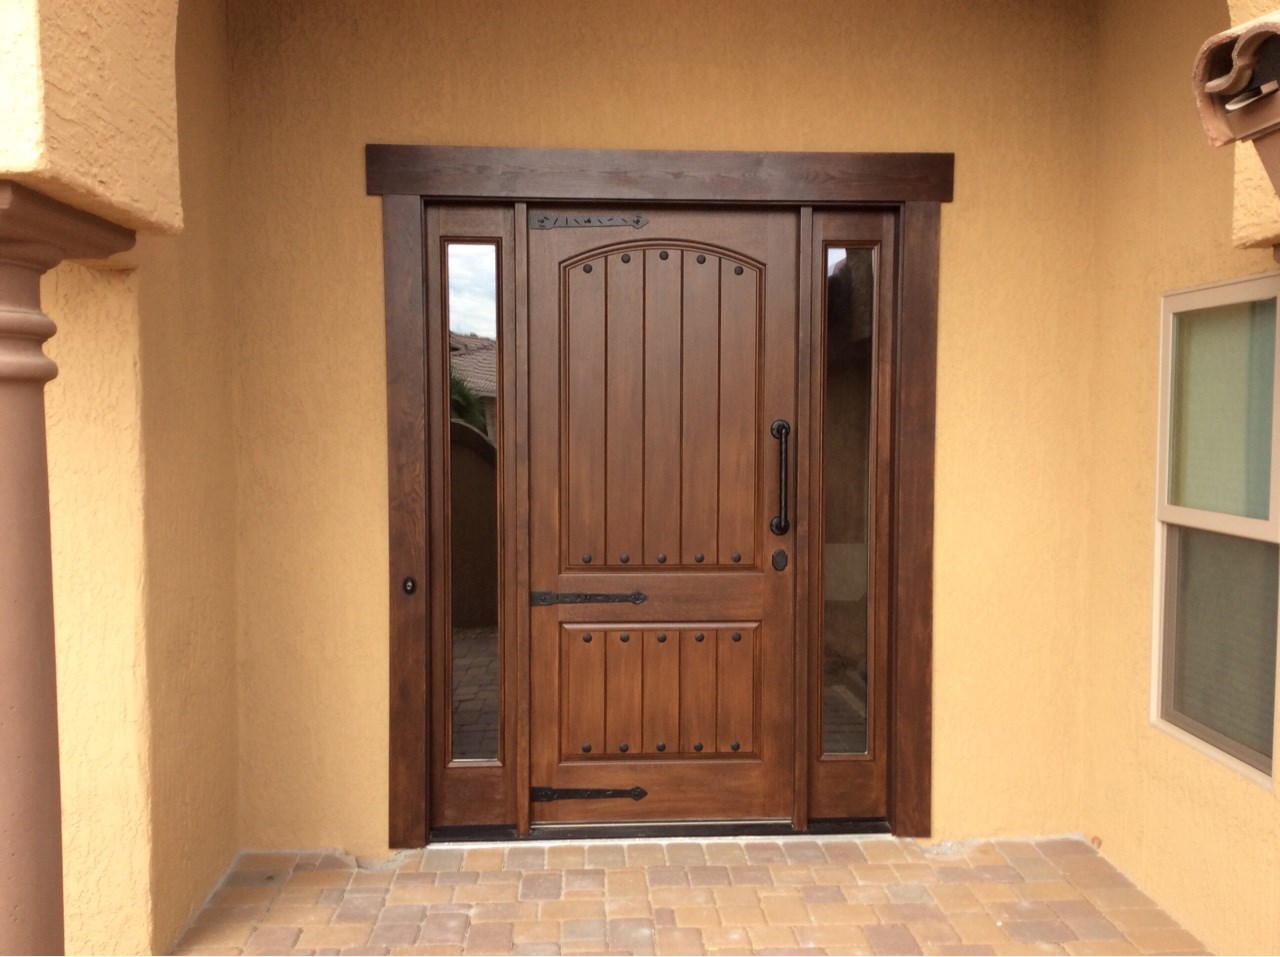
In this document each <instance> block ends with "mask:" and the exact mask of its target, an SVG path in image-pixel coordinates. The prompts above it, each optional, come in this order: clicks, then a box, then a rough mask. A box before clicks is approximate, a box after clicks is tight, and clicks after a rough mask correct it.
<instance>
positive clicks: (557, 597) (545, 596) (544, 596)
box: [529, 591, 649, 605]
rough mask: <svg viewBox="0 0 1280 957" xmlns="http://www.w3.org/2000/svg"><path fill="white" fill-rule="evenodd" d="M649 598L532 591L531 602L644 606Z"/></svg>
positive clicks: (641, 594)
mask: <svg viewBox="0 0 1280 957" xmlns="http://www.w3.org/2000/svg"><path fill="white" fill-rule="evenodd" d="M648 600H649V596H648V595H646V594H645V593H644V592H642V591H631V592H596V591H531V592H529V602H530V604H533V605H625V604H631V605H643V604H644V603H645V602H647V601H648Z"/></svg>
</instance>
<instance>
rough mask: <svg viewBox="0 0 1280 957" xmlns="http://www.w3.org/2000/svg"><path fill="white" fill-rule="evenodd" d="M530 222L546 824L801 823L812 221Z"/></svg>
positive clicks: (532, 451) (637, 218)
mask: <svg viewBox="0 0 1280 957" xmlns="http://www.w3.org/2000/svg"><path fill="white" fill-rule="evenodd" d="M529 223H530V231H529V240H528V263H529V266H528V269H529V287H528V288H529V337H528V343H529V345H528V377H529V379H528V381H529V410H528V414H529V448H528V461H529V500H530V502H531V503H532V505H531V509H530V515H529V554H530V585H531V589H532V596H531V599H530V611H529V614H530V626H529V628H530V663H529V669H530V671H529V674H530V679H531V680H530V693H531V698H530V725H529V728H530V778H531V785H532V787H531V791H530V794H531V799H532V802H533V803H532V805H531V808H530V814H531V820H532V822H533V823H535V824H536V823H540V822H567V821H574V822H595V821H655V820H661V821H698V820H715V819H770V818H773V819H789V818H790V817H791V816H792V813H793V803H794V787H793V781H794V778H795V742H796V733H795V728H796V725H795V721H796V708H795V659H796V655H795V642H796V635H795V607H796V606H795V601H794V585H795V582H794V575H795V564H794V552H795V549H794V541H793V540H794V524H793V522H792V520H791V518H789V517H788V509H793V504H792V502H790V501H788V498H789V496H790V490H792V489H794V460H793V459H792V458H791V457H790V456H787V458H784V457H783V456H784V455H786V453H787V450H788V449H794V448H795V442H796V438H797V437H796V435H795V434H794V431H792V430H794V423H795V419H796V405H797V403H796V370H797V331H798V323H797V230H798V223H797V216H796V213H795V212H794V211H777V212H775V211H750V212H743V211H715V212H706V211H681V210H673V209H622V210H619V209H609V210H606V211H599V212H597V211H591V210H587V211H585V212H584V211H582V210H565V209H559V208H547V209H537V208H534V209H531V210H530V215H529ZM604 224H607V225H604ZM775 423H784V425H776V426H775ZM789 459H790V460H789ZM783 470H787V473H786V474H785V475H784V471H783ZM790 514H791V515H792V516H793V515H794V511H792V512H791V513H790Z"/></svg>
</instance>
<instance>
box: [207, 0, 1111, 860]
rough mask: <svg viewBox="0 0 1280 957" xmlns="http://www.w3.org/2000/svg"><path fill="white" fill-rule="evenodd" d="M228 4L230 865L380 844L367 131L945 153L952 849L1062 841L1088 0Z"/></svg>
mask: <svg viewBox="0 0 1280 957" xmlns="http://www.w3.org/2000/svg"><path fill="white" fill-rule="evenodd" d="M229 6H230V13H231V15H230V17H229V22H230V24H231V27H230V29H231V57H232V60H231V62H232V82H233V91H234V92H233V130H234V137H233V139H234V142H235V144H236V168H235V173H236V178H237V180H238V181H239V182H241V183H242V184H243V192H242V193H241V194H240V199H239V202H240V207H239V211H238V212H239V216H238V222H239V223H240V225H241V227H242V229H243V233H242V235H241V237H240V238H239V240H238V241H237V243H236V244H235V247H234V249H233V252H232V259H231V263H232V275H233V276H234V277H235V282H234V289H235V292H234V299H235V301H234V305H235V309H234V312H235V314H236V315H237V317H238V318H237V330H238V352H237V369H238V376H237V380H236V383H237V385H236V387H237V434H238V436H239V446H238V460H237V467H238V485H239V503H238V513H237V530H238V531H237V541H238V581H239V589H240V608H241V618H240V649H239V650H240V667H241V672H240V702H241V706H240V714H241V724H240V728H241V741H240V756H241V762H240V766H241V776H240V788H241V840H242V842H243V843H244V844H246V845H249V846H277V847H295V846H325V845H339V846H344V847H347V848H349V849H353V850H357V851H371V850H374V849H378V848H382V847H384V846H385V841H386V831H385V828H386V803H387V792H386V773H387V772H386V741H387V730H386V728H387V632H386V627H387V625H386V622H387V611H386V578H385V576H386V564H385V563H386V549H387V542H386V518H387V516H386V493H385V481H386V466H385V441H386V435H385V428H386V425H385V370H384V362H385V359H384V353H383V348H384V346H383V312H382V288H381V272H380V270H381V242H380V232H379V222H380V220H379V215H380V213H379V204H378V201H377V200H376V199H370V198H366V197H365V196H363V153H362V148H363V146H364V144H365V143H366V142H369V141H380V142H407V143H473V144H502V145H516V146H520V145H533V146H595V147H653V148H706V149H777V150H787V149H800V150H805V149H809V150H824V149H826V150H948V151H951V150H953V151H955V152H956V154H957V183H956V202H955V203H954V204H952V205H950V206H948V207H946V208H945V210H944V214H943V251H942V298H941V331H940V339H941V341H940V355H941V361H940V381H939V390H938V391H939V444H938V483H937V489H938V520H937V570H938V571H937V617H936V651H937V667H936V675H937V681H936V689H937V690H936V700H935V714H936V720H935V733H936V738H935V755H936V757H935V782H936V791H935V808H936V814H935V819H934V820H935V830H936V833H937V834H938V836H940V837H963V836H967V835H979V834H991V833H1024V834H1025V833H1036V832H1044V831H1050V832H1053V831H1061V830H1063V829H1064V828H1067V827H1068V826H1075V825H1076V822H1077V813H1076V812H1077V809H1078V806H1079V787H1080V762H1079V757H1080V747H1081V741H1080V739H1079V735H1078V729H1079V705H1078V698H1077V695H1076V694H1075V690H1076V688H1077V687H1078V682H1077V680H1076V679H1075V678H1074V677H1073V674H1074V672H1075V670H1076V668H1077V667H1078V666H1079V665H1080V664H1082V662H1081V661H1080V660H1079V657H1078V638H1079V627H1080V624H1079V623H1080V618H1081V615H1082V613H1083V610H1084V591H1083V584H1084V573H1085V569H1084V560H1085V534H1084V528H1083V523H1082V522H1079V521H1064V520H1063V516H1064V515H1081V514H1083V511H1084V508H1085V506H1086V503H1087V499H1088V496H1087V487H1086V466H1087V455H1086V448H1087V442H1086V433H1085V431H1084V429H1082V428H1081V423H1082V422H1083V421H1084V420H1085V419H1087V414H1088V408H1089V392H1088V378H1087V367H1088V358H1087V349H1088V342H1087V337H1085V336H1083V335H1082V329H1083V328H1085V327H1087V325H1088V323H1089V321H1090V317H1091V316H1092V314H1093V308H1094V306H1093V303H1094V300H1093V294H1092V292H1091V286H1090V284H1089V283H1087V282H1082V277H1084V276H1087V275H1088V274H1089V271H1090V270H1091V268H1093V266H1094V257H1093V251H1092V249H1091V243H1090V242H1089V241H1088V238H1089V237H1091V236H1092V229H1093V223H1094V218H1093V217H1094V209H1093V204H1092V201H1091V192H1090V190H1089V188H1088V183H1089V182H1091V177H1092V175H1093V172H1094V171H1093V169H1092V166H1091V157H1092V155H1093V147H1094V138H1093V133H1092V130H1091V126H1090V118H1091V106H1092V104H1091V103H1090V102H1089V101H1088V99H1087V97H1082V96H1081V91H1082V90H1084V91H1089V90H1091V89H1092V85H1091V84H1092V75H1093V74H1092V70H1093V61H1092V58H1091V55H1090V53H1089V51H1090V50H1091V49H1092V46H1093V43H1094V39H1095V36H1094V31H1095V26H1094V23H1093V19H1092V14H1091V10H1092V8H1091V6H1090V5H1080V4H1078V3H1072V2H1049V3H1040V4H1035V5H1028V4H1024V3H1018V2H995V0H986V2H980V3H975V4H944V5H940V4H936V3H923V2H913V3H900V2H888V0H876V2H868V3H864V4H859V5H857V6H856V7H851V6H849V5H848V4H843V3H835V2H830V3H816V2H815V3H803V4H785V5H783V4H775V3H768V2H751V3H741V4H734V5H732V6H725V5H722V4H686V5H683V6H681V7H680V9H679V11H678V14H677V12H676V11H675V10H674V9H672V8H668V7H660V6H659V5H642V7H643V8H644V9H636V10H633V11H631V12H630V13H629V14H628V15H627V16H619V15H618V12H617V9H616V8H615V7H614V6H612V5H609V4H599V3H591V2H565V3H530V4H521V5H515V6H513V5H503V6H499V5H477V4H474V3H468V2H457V0H454V2H441V3H434V4H420V3H413V2H408V0H389V2H385V3H383V4H381V5H380V8H379V10H378V12H377V14H376V15H375V14H373V13H372V12H371V11H370V10H369V8H368V7H367V5H365V4H363V3H358V2H355V0H346V2H338V0H335V2H333V3H329V4H326V5H324V6H317V5H315V4H309V3H304V2H301V0H282V2H279V3H274V4H260V3H254V2H248V0H232V2H231V3H230V5H229ZM659 10H663V11H665V12H663V13H662V14H661V15H658V13H657V11H659ZM646 11H648V12H646ZM676 17H678V21H679V22H678V25H677V24H675V23H673V18H676ZM993 24H999V25H1000V29H998V30H996V29H993V28H992V25H993ZM620 51H621V54H620ZM904 65H910V66H909V67H907V66H904ZM1032 75H1035V76H1036V77H1038V78H1039V82H1037V83H1028V82H1027V78H1028V77H1029V76H1032ZM1015 158H1016V161H1015ZM1050 223H1051V224H1052V228H1047V224H1050Z"/></svg>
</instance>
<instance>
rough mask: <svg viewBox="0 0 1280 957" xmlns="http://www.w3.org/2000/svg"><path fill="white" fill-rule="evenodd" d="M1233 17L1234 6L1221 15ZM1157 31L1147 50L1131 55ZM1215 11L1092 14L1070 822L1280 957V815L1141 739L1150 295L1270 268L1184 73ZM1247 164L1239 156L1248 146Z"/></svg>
mask: <svg viewBox="0 0 1280 957" xmlns="http://www.w3.org/2000/svg"><path fill="white" fill-rule="evenodd" d="M1233 7H1234V5H1233ZM1157 19H1158V20H1159V22H1160V23H1161V42H1160V44H1159V45H1155V44H1151V43H1144V42H1143V38H1144V37H1146V36H1147V35H1148V32H1149V30H1150V24H1151V23H1152V22H1155V21H1156V20H1157ZM1226 27H1227V11H1226V9H1225V7H1222V6H1220V5H1218V4H1214V3H1196V4H1166V3H1162V2H1158V0H1135V2H1126V3H1113V4H1104V12H1103V15H1102V28H1103V29H1102V39H1103V43H1102V46H1101V83H1102V88H1103V89H1105V90H1109V91H1111V92H1110V94H1109V95H1108V96H1106V97H1103V98H1102V100H1101V101H1100V108H1101V109H1100V114H1099V116H1100V122H1101V127H1100V133H1101V136H1100V142H1101V144H1102V149H1101V151H1100V155H1099V162H1098V170H1099V175H1098V178H1097V181H1098V183H1099V186H1100V193H1099V197H1098V199H1099V203H1098V208H1099V220H1100V228H1099V232H1098V240H1097V244H1096V251H1097V258H1096V265H1095V269H1094V270H1093V271H1092V274H1091V279H1090V282H1091V283H1092V284H1094V285H1095V286H1096V288H1097V289H1098V293H1099V314H1098V320H1097V323H1096V326H1095V327H1094V328H1093V329H1092V330H1090V331H1089V333H1088V334H1087V335H1086V336H1085V337H1084V338H1085V339H1088V340H1090V341H1091V343H1092V346H1091V349H1090V351H1091V352H1092V355H1093V361H1094V373H1093V392H1094V395H1095V401H1094V403H1093V407H1092V409H1091V415H1090V420H1089V431H1090V433H1091V435H1092V439H1093V442H1092V449H1091V465H1090V476H1089V485H1090V487H1091V489H1092V494H1091V501H1090V518H1089V539H1090V548H1089V588H1088V595H1089V602H1088V605H1087V617H1086V618H1085V620H1084V624H1085V626H1086V627H1085V629H1084V632H1083V639H1084V651H1085V653H1084V655H1083V657H1082V660H1081V669H1080V671H1079V673H1078V674H1077V676H1076V679H1075V680H1076V684H1077V689H1078V690H1077V691H1076V694H1077V695H1078V696H1079V698H1080V700H1081V702H1082V703H1083V705H1084V707H1083V710H1082V718H1083V722H1084V738H1085V749H1084V753H1083V767H1084V769H1085V775H1086V777H1085V800H1084V803H1083V807H1082V813H1081V817H1080V820H1081V827H1082V828H1083V829H1087V830H1088V832H1089V833H1091V834H1097V835H1098V836H1100V837H1101V838H1102V840H1103V851H1104V853H1105V854H1106V855H1107V857H1108V858H1109V859H1110V860H1112V861H1114V862H1115V863H1116V865H1117V866H1118V867H1119V868H1120V869H1121V870H1123V871H1124V872H1125V873H1126V874H1128V875H1129V876H1130V877H1132V878H1133V879H1134V880H1135V881H1137V882H1138V884H1139V885H1140V886H1142V887H1143V888H1144V889H1145V890H1147V891H1148V892H1149V893H1151V894H1152V895H1153V896H1154V897H1155V898H1156V899H1157V900H1158V901H1159V902H1160V903H1161V904H1162V905H1163V906H1165V907H1166V908H1168V909H1169V910H1170V912H1171V913H1172V914H1174V915H1175V916H1176V917H1177V919H1178V920H1179V921H1180V922H1182V923H1183V925H1184V926H1186V927H1187V929H1189V930H1191V931H1192V932H1193V933H1195V934H1196V935H1197V936H1199V937H1200V938H1201V939H1202V940H1204V941H1205V943H1206V944H1207V945H1208V946H1209V947H1210V948H1211V949H1212V950H1214V951H1215V952H1218V953H1272V952H1275V950H1276V949H1277V947H1280V894H1278V893H1277V890H1278V887H1277V881H1278V880H1280V870H1278V867H1277V861H1280V805H1278V804H1277V798H1276V794H1275V792H1274V791H1273V790H1268V789H1264V788H1262V787H1259V786H1258V785H1256V784H1253V783H1251V782H1250V781H1247V780H1246V779H1245V778H1244V777H1242V776H1241V775H1239V774H1237V773H1236V772H1234V771H1231V770H1229V769H1227V768H1226V767H1224V766H1222V765H1220V764H1219V763H1217V762H1216V761H1214V760H1213V759H1211V758H1208V757H1206V756H1204V755H1202V754H1200V753H1199V752H1197V751H1194V750H1193V749H1191V748H1189V747H1188V746H1186V745H1185V744H1183V743H1181V742H1180V741H1177V740H1175V739H1174V738H1172V737H1171V736H1169V735H1167V734H1165V733H1164V732H1163V731H1161V730H1159V729H1157V728H1156V727H1154V726H1152V725H1151V723H1150V721H1149V718H1148V714H1149V709H1150V706H1151V635H1152V616H1153V612H1152V609H1153V598H1154V596H1153V588H1154V584H1155V583H1154V574H1153V548H1154V521H1153V518H1154V506H1155V500H1156V488H1155V455H1156V414H1157V405H1156V403H1157V398H1158V374H1159V336H1160V322H1159V296H1160V294H1161V293H1162V292H1167V291H1173V290H1176V289H1181V288H1186V287H1188V286H1194V285H1198V284H1201V283H1207V282H1216V281H1219V280H1223V279H1228V278H1232V277H1236V276H1241V275H1251V274H1255V273H1259V272H1265V271H1267V270H1270V269H1274V268H1275V263H1274V262H1273V261H1272V259H1271V256H1270V255H1269V251H1264V250H1249V251H1240V250H1236V249H1233V248H1232V235H1231V221H1230V215H1229V213H1230V209H1231V205H1232V192H1233V189H1232V162H1231V156H1230V153H1229V151H1227V150H1211V149H1210V148H1209V147H1208V146H1207V145H1206V144H1205V142H1204V139H1203V132H1202V131H1201V129H1200V126H1199V123H1198V121H1197V118H1196V113H1195V109H1194V107H1193V105H1192V102H1191V98H1190V97H1189V96H1187V95H1186V88H1185V85H1184V83H1185V79H1184V78H1185V73H1186V67H1187V65H1188V64H1190V63H1191V61H1192V59H1193V58H1194V56H1195V52H1196V49H1197V48H1198V47H1199V45H1200V42H1201V41H1202V40H1203V39H1204V38H1205V37H1207V36H1210V35H1211V34H1213V33H1216V32H1218V31H1219V30H1223V29H1226ZM1249 151H1250V152H1251V151H1252V148H1251V147H1250V148H1249Z"/></svg>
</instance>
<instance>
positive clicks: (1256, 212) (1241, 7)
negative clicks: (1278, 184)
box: [1200, 0, 1280, 246]
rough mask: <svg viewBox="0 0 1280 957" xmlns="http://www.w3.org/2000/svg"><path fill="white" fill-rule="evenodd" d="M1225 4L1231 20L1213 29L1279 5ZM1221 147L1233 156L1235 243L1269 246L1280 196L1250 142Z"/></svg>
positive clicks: (1272, 0) (1254, 0) (1234, 0)
mask: <svg viewBox="0 0 1280 957" xmlns="http://www.w3.org/2000/svg"><path fill="white" fill-rule="evenodd" d="M1227 7H1228V8H1229V11H1230V16H1231V22H1230V24H1226V23H1222V24H1221V25H1220V26H1219V27H1218V29H1217V30H1215V31H1214V33H1216V32H1218V30H1225V29H1226V28H1227V27H1228V26H1235V25H1237V24H1240V23H1244V22H1245V21H1246V20H1252V19H1254V18H1255V17H1260V16H1262V15H1263V14H1264V13H1274V12H1275V11H1276V10H1277V9H1280V7H1277V6H1276V0H1227ZM1212 35H1213V34H1212V33H1207V34H1205V36H1203V37H1201V38H1200V39H1201V40H1202V41H1203V40H1206V39H1208V38H1209V37H1210V36H1212ZM1221 149H1222V150H1223V151H1230V152H1231V153H1232V154H1233V155H1234V156H1235V194H1234V200H1233V209H1234V212H1233V237H1234V240H1235V243H1236V245H1237V246H1271V245H1273V244H1275V243H1278V242H1280V199H1277V197H1276V190H1275V187H1274V186H1272V185H1271V180H1270V178H1268V176H1267V172H1266V170H1264V169H1263V168H1262V161H1261V160H1260V159H1258V152H1257V150H1255V149H1254V148H1253V145H1252V144H1249V143H1240V144H1236V145H1234V146H1224V147H1221Z"/></svg>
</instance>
